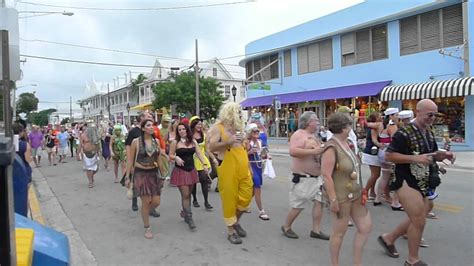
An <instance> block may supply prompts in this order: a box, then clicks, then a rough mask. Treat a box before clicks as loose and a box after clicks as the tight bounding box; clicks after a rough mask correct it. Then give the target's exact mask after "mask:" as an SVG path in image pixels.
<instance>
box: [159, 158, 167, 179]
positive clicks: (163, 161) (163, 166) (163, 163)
mask: <svg viewBox="0 0 474 266" xmlns="http://www.w3.org/2000/svg"><path fill="white" fill-rule="evenodd" d="M158 168H159V170H160V174H161V177H166V176H168V175H169V174H170V164H169V163H168V158H166V155H164V154H163V153H160V156H159V157H158Z"/></svg>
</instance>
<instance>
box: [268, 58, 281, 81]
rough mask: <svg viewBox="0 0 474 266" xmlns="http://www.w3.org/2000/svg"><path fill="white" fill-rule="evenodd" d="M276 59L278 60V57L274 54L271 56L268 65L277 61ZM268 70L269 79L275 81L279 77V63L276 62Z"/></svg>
mask: <svg viewBox="0 0 474 266" xmlns="http://www.w3.org/2000/svg"><path fill="white" fill-rule="evenodd" d="M277 59H278V55H276V54H274V55H271V56H270V60H269V61H270V62H269V63H272V62H275V60H277ZM269 70H270V79H277V78H278V77H279V75H278V73H279V62H278V61H276V62H275V63H274V64H273V65H271V66H270V68H269Z"/></svg>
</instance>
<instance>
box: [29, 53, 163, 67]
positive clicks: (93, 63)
mask: <svg viewBox="0 0 474 266" xmlns="http://www.w3.org/2000/svg"><path fill="white" fill-rule="evenodd" d="M20 56H23V57H27V58H34V59H42V60H51V61H59V62H68V63H79V64H90V65H103V66H117V67H139V68H164V69H170V67H163V66H145V65H131V64H117V63H106V62H94V61H82V60H72V59H64V58H53V57H45V56H36V55H24V54H20Z"/></svg>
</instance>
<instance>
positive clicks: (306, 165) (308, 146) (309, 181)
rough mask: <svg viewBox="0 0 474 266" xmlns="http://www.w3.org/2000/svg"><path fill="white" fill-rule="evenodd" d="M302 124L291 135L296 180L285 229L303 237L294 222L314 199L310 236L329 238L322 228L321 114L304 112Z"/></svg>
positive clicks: (292, 234) (292, 187) (299, 123)
mask: <svg viewBox="0 0 474 266" xmlns="http://www.w3.org/2000/svg"><path fill="white" fill-rule="evenodd" d="M298 127H299V129H298V130H296V132H295V133H294V134H293V135H292V136H291V138H290V156H291V173H292V182H293V184H291V190H290V196H289V201H290V206H291V211H290V212H289V213H288V216H287V218H286V221H285V224H284V225H283V226H282V227H281V230H282V231H283V234H284V235H285V236H286V237H288V238H298V237H299V236H298V235H297V234H296V233H295V232H294V231H293V230H292V229H291V225H292V224H293V222H294V221H295V219H296V218H297V217H298V215H299V214H300V213H301V211H302V210H303V209H304V207H305V206H306V205H307V203H310V202H313V216H312V218H313V227H312V230H311V232H310V236H311V237H313V238H319V239H323V240H329V236H328V235H326V234H324V233H323V232H322V231H321V220H322V216H323V212H322V205H323V198H322V193H321V187H322V185H323V178H322V177H321V162H320V155H321V152H322V142H320V141H319V139H318V138H316V135H315V134H316V132H317V131H318V129H319V119H318V116H317V115H316V114H315V113H314V112H312V111H307V112H304V113H303V114H302V115H301V116H300V118H299V121H298Z"/></svg>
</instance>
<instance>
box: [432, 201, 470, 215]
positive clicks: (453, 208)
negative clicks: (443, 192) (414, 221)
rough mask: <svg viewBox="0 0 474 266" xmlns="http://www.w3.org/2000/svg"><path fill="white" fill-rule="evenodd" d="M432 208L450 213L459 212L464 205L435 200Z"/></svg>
mask: <svg viewBox="0 0 474 266" xmlns="http://www.w3.org/2000/svg"><path fill="white" fill-rule="evenodd" d="M433 209H435V210H439V211H445V212H450V213H460V212H461V211H462V210H464V207H463V206H459V205H453V204H448V203H442V202H435V203H434V207H433Z"/></svg>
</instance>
